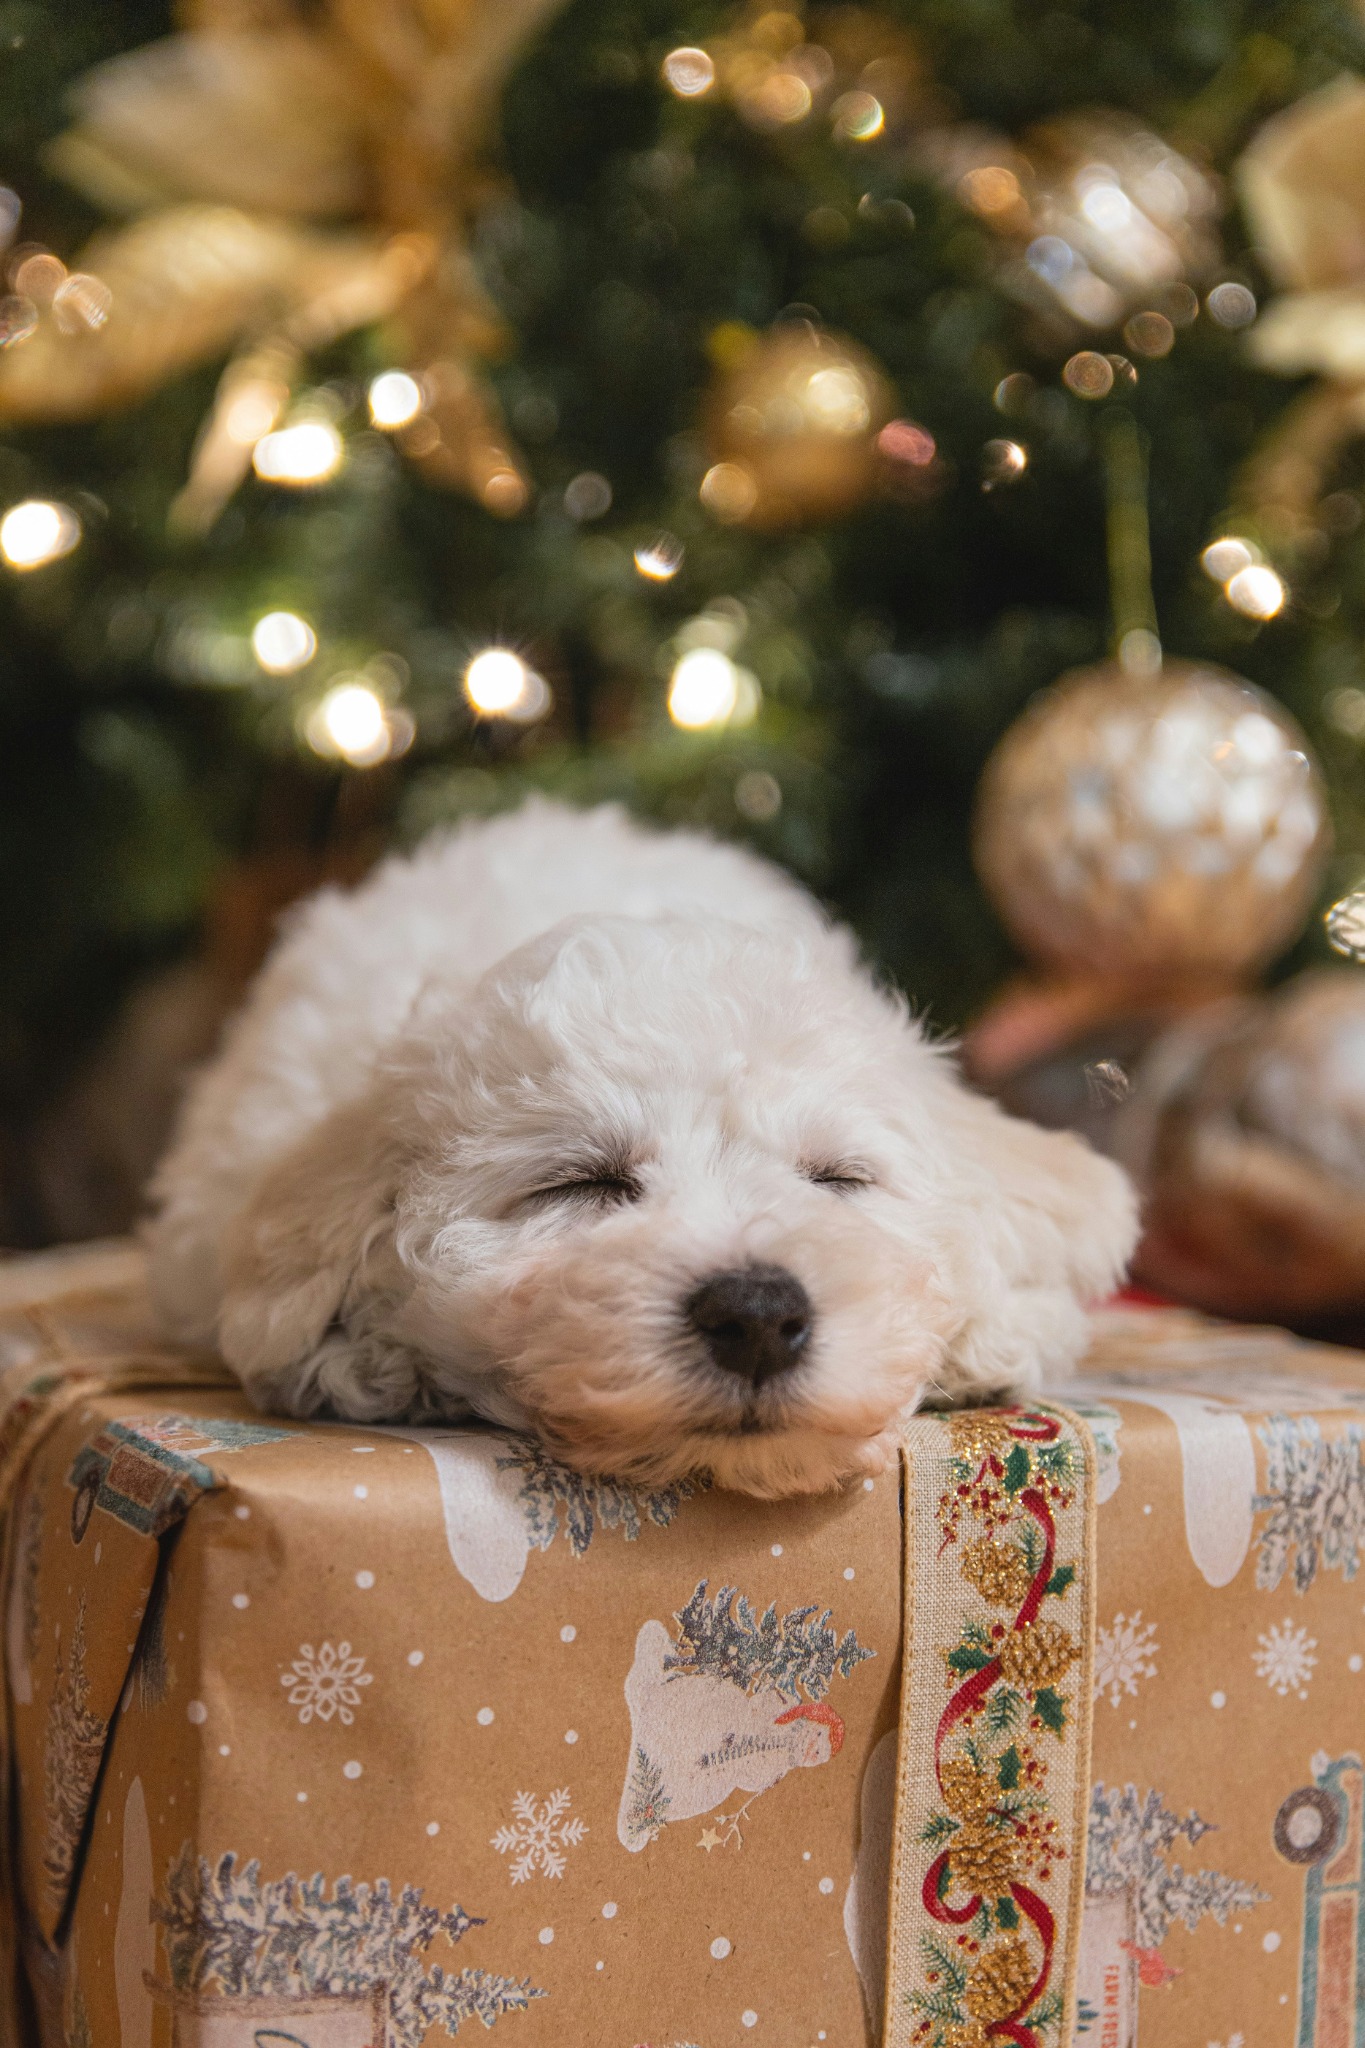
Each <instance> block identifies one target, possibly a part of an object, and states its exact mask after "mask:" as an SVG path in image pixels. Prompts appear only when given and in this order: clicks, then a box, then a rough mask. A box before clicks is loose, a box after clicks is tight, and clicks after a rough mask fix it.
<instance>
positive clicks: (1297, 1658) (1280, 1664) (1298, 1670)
mask: <svg viewBox="0 0 1365 2048" xmlns="http://www.w3.org/2000/svg"><path fill="white" fill-rule="evenodd" d="M1257 1641H1258V1642H1259V1644H1260V1646H1261V1647H1260V1649H1259V1650H1253V1651H1252V1653H1251V1661H1252V1663H1253V1664H1254V1665H1255V1666H1256V1669H1257V1671H1258V1672H1259V1674H1260V1676H1261V1677H1262V1678H1263V1679H1264V1680H1265V1682H1266V1684H1267V1685H1268V1686H1269V1687H1270V1689H1271V1691H1272V1692H1277V1693H1278V1694H1279V1695H1280V1698H1281V1699H1284V1698H1285V1697H1286V1696H1287V1695H1288V1694H1289V1693H1291V1692H1292V1693H1297V1694H1298V1696H1299V1698H1300V1699H1301V1700H1306V1699H1307V1697H1308V1681H1309V1679H1310V1678H1311V1677H1312V1676H1313V1666H1314V1665H1315V1664H1316V1663H1317V1661H1318V1660H1317V1658H1316V1657H1315V1656H1314V1655H1313V1652H1314V1651H1315V1650H1316V1649H1317V1647H1318V1639H1317V1637H1316V1636H1310V1635H1309V1633H1308V1631H1307V1629H1306V1628H1295V1626H1294V1623H1293V1620H1292V1618H1291V1617H1290V1616H1289V1615H1286V1616H1285V1618H1284V1620H1283V1621H1282V1622H1281V1623H1280V1624H1279V1626H1278V1627H1276V1628H1272V1629H1271V1630H1270V1632H1269V1634H1268V1635H1263V1636H1258V1637H1257Z"/></svg>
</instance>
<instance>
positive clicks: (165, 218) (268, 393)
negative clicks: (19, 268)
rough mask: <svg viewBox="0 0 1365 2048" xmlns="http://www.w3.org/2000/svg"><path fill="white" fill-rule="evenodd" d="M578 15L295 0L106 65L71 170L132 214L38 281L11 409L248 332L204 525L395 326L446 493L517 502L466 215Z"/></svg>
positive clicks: (1, 396) (115, 402)
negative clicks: (292, 403)
mask: <svg viewBox="0 0 1365 2048" xmlns="http://www.w3.org/2000/svg"><path fill="white" fill-rule="evenodd" d="M560 4H561V0H499V5H497V6H496V7H491V6H480V5H478V4H475V0H440V4H431V0H322V4H321V5H319V6H318V7H316V8H310V9H309V10H308V14H307V18H306V20H304V19H302V18H301V16H300V14H299V13H297V12H296V11H295V8H294V6H293V5H292V4H291V0H191V4H187V5H186V6H185V7H183V8H182V12H181V20H182V22H183V24H184V26H183V28H182V30H181V32H180V33H179V34H177V35H173V36H169V37H167V38H165V39H164V40H163V41H161V42H156V43H152V44H149V45H147V46H146V47H144V48H142V49H139V50H134V51H131V52H129V53H128V54H127V55H125V56H122V57H117V58H115V59H113V60H112V61H111V62H109V63H107V64H104V65H101V66H100V67H99V68H98V69H96V70H95V71H93V72H91V73H90V74H88V76H87V77H86V78H85V79H83V80H82V81H81V82H80V83H79V84H78V86H77V88H76V93H75V104H76V113H77V120H76V125H75V126H74V127H73V128H72V129H70V130H69V131H68V132H67V133H66V134H64V135H62V136H60V137H59V138H58V139H57V141H56V143H55V144H54V145H53V148H52V151H51V160H52V163H53V165H54V168H55V169H56V170H57V171H58V172H59V173H60V174H61V175H62V176H63V177H65V178H66V179H67V181H68V182H69V183H71V184H73V185H75V186H77V187H78V188H79V189H80V190H81V191H83V192H85V193H86V194H87V195H88V196H89V197H91V198H93V199H94V200H95V201H96V202H97V203H98V204H100V205H102V206H103V207H104V208H105V209H106V211H109V212H115V213H125V214H130V215H131V216H132V219H131V221H130V223H129V224H128V225H127V226H125V227H122V228H116V229H110V230H106V231H105V232H103V233H102V234H100V235H98V236H96V238H95V240H94V241H93V242H92V243H91V244H90V247H89V248H88V249H87V250H85V251H83V252H82V254H81V256H80V257H79V258H78V270H77V274H76V275H73V276H72V277H71V278H68V279H65V281H64V282H62V283H58V282H56V281H55V276H54V279H53V280H48V279H47V278H46V277H43V278H40V279H38V286H39V295H38V297H37V298H36V299H35V301H34V318H33V321H32V323H31V326H30V328H29V331H28V332H27V334H26V335H25V336H24V338H22V339H21V340H20V341H19V342H18V343H17V345H15V346H12V347H10V348H8V349H7V350H6V352H5V354H4V356H3V358H0V420H9V421H22V420H45V419H71V420H74V419H89V418H92V417H94V416H96V415H98V414H99V413H102V412H104V411H106V410H108V409H109V408H111V407H114V406H119V405H125V404H130V403H133V402H135V401H137V400H139V399H141V398H143V397H144V396H146V395H147V394H148V393H149V392H151V391H153V390H155V389H156V388H157V387H158V386H159V385H160V384H162V383H164V382H165V381H166V380H167V379H168V378H170V377H173V376H175V375H176V374H178V373H179V372H180V371H182V370H185V369H187V368H189V367H191V366H192V365H194V364H196V363H200V362H204V361H208V360H211V359H212V358H213V357H214V356H215V355H220V354H222V353H223V352H224V351H226V350H229V349H231V348H232V347H233V346H234V344H242V343H243V342H245V346H244V348H243V350H242V353H241V354H239V355H238V356H237V357H236V358H234V360H233V361H231V362H230V363H229V366H228V369H227V370H226V372H225V373H224V376H223V380H222V383H221V385H220V388H219V393H218V397H217V400H216V402H215V405H214V408H213V410H212V412H211V414H210V415H209V418H208V420H207V421H206V423H205V426H204V430H203V433H202V434H201V437H200V442H199V445H198V448H197V450H196V453H195V457H194V461H193V466H192V471H191V476H190V480H189V483H188V485H187V488H186V490H185V492H184V493H182V496H181V499H180V500H179V502H178V507H177V513H178V517H179V519H180V521H181V523H183V524H185V525H187V526H190V527H192V528H202V527H204V526H206V525H208V524H209V523H210V522H211V520H212V519H213V517H214V516H215V515H216V513H217V511H218V510H219V509H220V507H221V505H222V503H223V502H224V500H225V499H226V497H227V496H228V495H229V494H230V492H231V491H232V490H233V489H235V487H236V485H237V483H238V482H240V480H241V478H242V477H243V476H244V475H245V474H246V471H247V469H248V468H249V466H250V463H251V455H252V450H253V448H254V447H255V445H256V444H257V442H258V441H259V440H260V439H261V438H262V437H263V436H264V435H265V434H266V433H268V432H269V431H270V430H271V429H272V428H273V427H274V426H275V425H276V424H277V422H278V421H279V420H280V418H281V416H282V414H283V412H284V409H285V406H286V404H287V401H288V396H289V389H290V385H291V383H292V382H293V381H294V379H295V378H296V377H297V375H298V373H299V370H300V368H301V366H302V364H303V361H304V359H305V358H306V357H307V356H308V355H309V354H311V353H313V352H315V351H316V350H318V349H320V348H323V347H325V346H327V345H328V344H329V343H331V342H332V341H334V340H335V339H336V338H337V337H338V336H339V335H342V334H345V333H347V332H348V331H350V330H352V329H354V328H357V327H360V326H365V325H369V324H371V323H372V322H374V321H377V320H381V319H386V318H387V319H390V320H391V321H392V342H393V348H394V353H395V358H396V359H397V360H400V361H401V362H402V363H403V364H405V365H406V366H407V367H408V368H410V369H412V370H413V371H414V372H415V373H416V375H417V376H418V378H419V380H420V383H421V385H422V388H423V394H424V409H423V412H422V415H421V417H420V419H418V420H417V421H415V422H414V423H413V425H412V426H411V427H409V428H407V429H406V430H405V434H404V437H403V441H402V445H404V446H405V447H406V448H407V450H408V452H409V453H410V454H411V456H412V458H413V459H414V460H415V461H416V462H417V463H418V464H419V465H420V467H421V468H422V469H423V470H424V471H425V472H426V473H427V474H428V475H430V476H431V477H432V478H433V479H435V480H437V481H440V482H443V483H448V484H452V485H455V486H457V487H460V488H464V489H467V490H469V491H471V492H472V493H473V494H474V495H476V496H477V497H479V498H480V499H482V501H483V502H484V503H485V504H486V505H488V506H489V507H490V509H492V510H495V511H500V512H507V511H514V510H516V509H518V508H519V507H520V505H521V503H522V502H523V501H524V498H525V492H526V487H525V482H524V479H523V478H522V476H521V472H520V468H519V465H518V463H517V461H516V459H515V457H514V455H513V454H512V452H511V451H510V449H509V447H508V446H507V443H506V437H505V435H504V434H503V431H502V427H501V422H500V420H499V418H498V413H497V407H496V404H495V402H494V401H493V400H492V398H491V396H490V395H489V393H488V392H487V390H486V388H485V387H484V386H483V384H482V382H481V381H480V380H479V379H478V377H477V375H476V374H475V372H474V370H473V367H472V366H473V364H474V362H475V360H476V359H477V357H478V356H480V355H481V354H483V353H486V352H488V351H489V350H490V349H492V348H494V347H496V345H497V343H498V340H499V335H500V330H499V325H498V322H497V319H496V317H495V315H494V314H493V312H492V309H491V307H490V306H489V304H488V302H487V300H486V298H485V297H484V295H483V293H482V291H481V289H480V288H479V286H478V284H477V281H476V280H475V278H474V275H473V270H472V266H471V263H470V260H469V256H468V253H467V250H466V248H465V243H464V234H463V216H464V212H465V209H466V207H467V205H468V203H469V195H470V191H471V174H472V171H473V168H474V161H475V158H476V154H477V151H478V148H479V145H480V144H481V142H482V140H483V137H484V135H485V134H486V132H487V128H488V125H489V121H490V118H491V116H492V114H493V112H494V110H495V108H496V101H497V92H498V88H499V86H500V85H501V82H502V80H503V78H504V76H505V74H506V72H507V71H508V69H509V68H510V66H511V64H512V61H513V60H514V58H515V56H516V54H517V52H518V51H519V50H520V48H521V46H522V44H523V43H524V42H525V40H526V39H527V37H528V36H529V35H530V34H531V33H532V31H533V30H534V29H535V28H536V27H537V26H538V25H539V24H540V22H541V21H542V20H543V19H544V18H545V17H546V16H548V15H549V14H551V13H553V12H554V11H555V9H556V8H557V7H558V6H559V5H560ZM45 260H46V261H47V262H48V263H50V264H55V265H56V271H57V272H62V271H63V266H62V265H61V264H60V263H58V262H57V260H56V259H55V258H47V259H45ZM73 287H77V289H75V290H73V289H72V288H73ZM20 289H21V291H22V281H21V282H20ZM419 430H420V431H419Z"/></svg>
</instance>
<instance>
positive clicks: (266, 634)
mask: <svg viewBox="0 0 1365 2048" xmlns="http://www.w3.org/2000/svg"><path fill="white" fill-rule="evenodd" d="M251 651H252V653H253V654H254V655H255V657H256V659H257V661H258V662H259V663H260V665H261V667H262V668H263V669H264V670H265V671H266V673H267V675H272V676H291V675H293V673H294V671H295V670H296V669H300V668H306V667H307V666H308V663H309V662H310V661H311V660H312V659H313V656H314V655H315V654H316V653H317V651H318V636H317V634H316V633H315V632H314V631H313V629H312V627H311V626H310V625H309V623H308V621H307V619H301V618H300V617H299V615H298V613H297V612H266V613H265V615H264V616H263V617H262V618H259V619H257V621H256V623H255V625H254V626H253V627H252V629H251Z"/></svg>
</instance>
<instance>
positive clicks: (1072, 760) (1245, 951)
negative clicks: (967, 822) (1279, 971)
mask: <svg viewBox="0 0 1365 2048" xmlns="http://www.w3.org/2000/svg"><path fill="white" fill-rule="evenodd" d="M1328 844H1329V826H1328V821H1327V811H1326V805H1325V801H1324V794H1323V783H1322V777H1321V775H1320V773H1319V771H1318V768H1317V765H1316V763H1315V762H1314V760H1313V759H1312V757H1311V755H1310V753H1309V750H1308V742H1307V740H1306V739H1305V737H1304V735H1303V733H1302V732H1301V731H1300V729H1299V727H1298V726H1297V725H1296V724H1295V722H1294V720H1293V719H1292V718H1290V716H1289V715H1288V713H1287V712H1286V711H1285V710H1284V709H1283V708H1282V707H1281V706H1280V705H1279V704H1277V703H1276V702H1275V700H1274V699H1273V698H1271V697H1269V696H1267V695H1266V694H1265V692H1264V691H1262V690H1258V689H1256V688H1255V687H1254V686H1253V685H1252V684H1251V683H1248V682H1245V681H1244V680H1243V679H1242V678H1241V677H1239V676H1235V675H1232V674H1231V673H1230V672H1229V671H1228V670H1226V669H1221V668H1216V667H1214V666H1213V665H1212V664H1208V663H1193V662H1185V661H1168V662H1166V663H1165V664H1164V666H1162V667H1161V668H1160V669H1159V670H1158V671H1157V673H1156V674H1154V675H1133V674H1130V673H1128V672H1126V671H1125V670H1124V669H1122V668H1121V667H1120V666H1119V665H1118V664H1117V663H1114V662H1106V663H1103V664H1101V665H1100V666H1098V667H1094V668H1086V669H1077V670H1075V671H1073V672H1072V673H1071V674H1070V675H1067V676H1064V677H1063V678H1062V679H1061V681H1060V682H1059V683H1057V684H1055V685H1054V686H1053V688H1052V689H1050V690H1047V691H1045V692H1044V693H1043V694H1042V695H1041V696H1040V697H1038V698H1036V699H1035V700H1034V702H1033V703H1032V704H1031V705H1030V706H1029V707H1028V708H1027V709H1026V710H1025V711H1024V713H1023V715H1022V716H1021V717H1020V718H1019V719H1018V720H1016V722H1015V724H1014V725H1013V726H1011V728H1010V730H1009V731H1008V732H1007V733H1006V734H1005V736H1004V738H1003V739H1002V740H1001V742H1000V744H999V745H998V746H997V748H996V750H995V752H994V753H993V754H992V756H991V758H990V760H989V761H988V763H987V765H986V769H985V773H984V774H983V776H982V780H981V786H980V791H979V794H978V799H977V809H976V820H975V827H974V853H975V858H976V864H977V869H978V872H979V873H980V876H981V879H982V881H983V883H984V884H985V887H986V889H987V891H988V892H989V894H990V896H991V898H992V900H993V902H994V903H995V906H996V908H997V909H998V911H999V913H1000V915H1001V917H1002V918H1003V920H1004V922H1005V924H1006V925H1007V926H1008V927H1009V930H1010V931H1011V933H1012V934H1013V936H1014V937H1015V939H1016V940H1017V941H1018V942H1019V944H1020V945H1021V946H1022V947H1023V949H1024V951H1025V952H1027V953H1031V954H1033V955H1035V956H1037V957H1038V958H1039V959H1041V960H1045V961H1047V962H1049V963H1050V964H1052V965H1053V966H1055V967H1061V968H1063V969H1065V970H1067V971H1068V972H1071V973H1075V972H1077V971H1081V970H1084V971H1087V972H1094V973H1102V974H1110V975H1121V976H1129V977H1135V978H1142V979H1150V980H1160V979H1162V978H1171V979H1175V978H1201V979H1218V978H1220V977H1233V978H1235V977H1237V976H1240V975H1243V974H1245V973H1246V971H1247V970H1248V969H1250V968H1252V967H1254V966H1256V965H1257V964H1259V963H1261V962H1263V961H1266V960H1268V959H1270V958H1272V957H1273V956H1274V955H1275V954H1276V953H1277V952H1279V951H1280V950H1281V949H1282V948H1283V947H1284V946H1285V945H1287V944H1288V943H1289V941H1290V940H1291V939H1293V938H1294V936H1295V935H1296V933H1297V932H1298V931H1299V929H1300V927H1301V926H1302V923H1303V920H1304V918H1305V916H1306V915H1307V913H1308V910H1309V908H1310V906H1311V904H1312V900H1313V896H1314V892H1315V890H1316V888H1317V884H1318V879H1319V876H1320V873H1321V869H1322V863H1323V859H1324V856H1325V854H1326V851H1327V848H1328Z"/></svg>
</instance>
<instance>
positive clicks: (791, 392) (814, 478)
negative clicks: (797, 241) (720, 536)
mask: <svg viewBox="0 0 1365 2048" xmlns="http://www.w3.org/2000/svg"><path fill="white" fill-rule="evenodd" d="M891 413H892V396H891V388H890V386H889V384H888V383H887V380H886V377H885V375H884V374H883V372H882V370H881V369H880V368H879V366H878V365H877V363H876V362H875V361H874V360H873V358H872V357H871V356H870V355H869V354H868V353H867V351H866V349H862V348H860V347H859V346H858V344H857V343H856V342H853V341H848V340H846V339H845V338H844V337H843V336H842V335H834V334H826V333H824V332H822V331H821V330H820V329H818V328H816V327H814V326H813V325H810V324H809V323H807V322H805V321H793V322H790V323H784V324H783V325H782V326H779V327H775V328H773V329H772V330H771V331H770V332H769V333H768V334H766V335H763V336H762V337H760V338H758V339H756V340H755V341H754V343H753V345H752V346H751V347H750V348H749V349H748V351H747V352H746V353H744V354H743V355H742V356H741V358H740V360H739V361H738V362H737V363H736V364H735V365H734V366H733V367H732V368H731V369H730V370H729V371H728V372H727V373H726V374H725V375H723V376H722V377H721V379H720V381H719V382H718V384H717V385H716V386H715V388H714V390H713V391H712V393H711V396H710V400H709V402H708V405H707V416H706V426H707V442H708V446H709V448H710V452H711V459H712V462H713V464H714V465H715V466H716V467H717V468H720V469H722V470H723V471H724V472H725V474H726V476H727V478H728V476H729V472H730V471H732V470H733V471H734V472H736V473H737V475H738V476H740V477H743V478H744V479H745V480H746V482H747V486H748V487H747V489H745V490H743V491H741V490H740V489H738V488H736V489H735V490H733V491H732V492H731V493H730V495H729V498H728V499H727V503H732V504H733V508H734V509H733V510H732V511H728V512H727V511H721V512H720V515H719V516H722V517H727V518H730V519H732V520H733V521H734V523H741V522H742V523H743V524H744V525H746V526H758V527H782V526H800V525H803V524H806V523H808V522H813V521H817V520H822V519H837V518H838V517H840V515H841V514H843V513H846V512H851V511H853V510H854V509H855V507H856V506H858V505H860V504H861V503H862V502H863V500H864V499H865V498H866V497H867V496H868V495H869V493H870V492H871V490H872V488H873V486H874V484H875V483H876V480H877V473H878V457H877V448H876V435H877V432H878V430H879V429H880V428H881V427H883V426H885V424H886V422H887V421H888V420H889V419H890V417H891ZM703 499H704V501H705V499H706V490H705V486H704V487H703ZM713 509H714V508H713Z"/></svg>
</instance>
